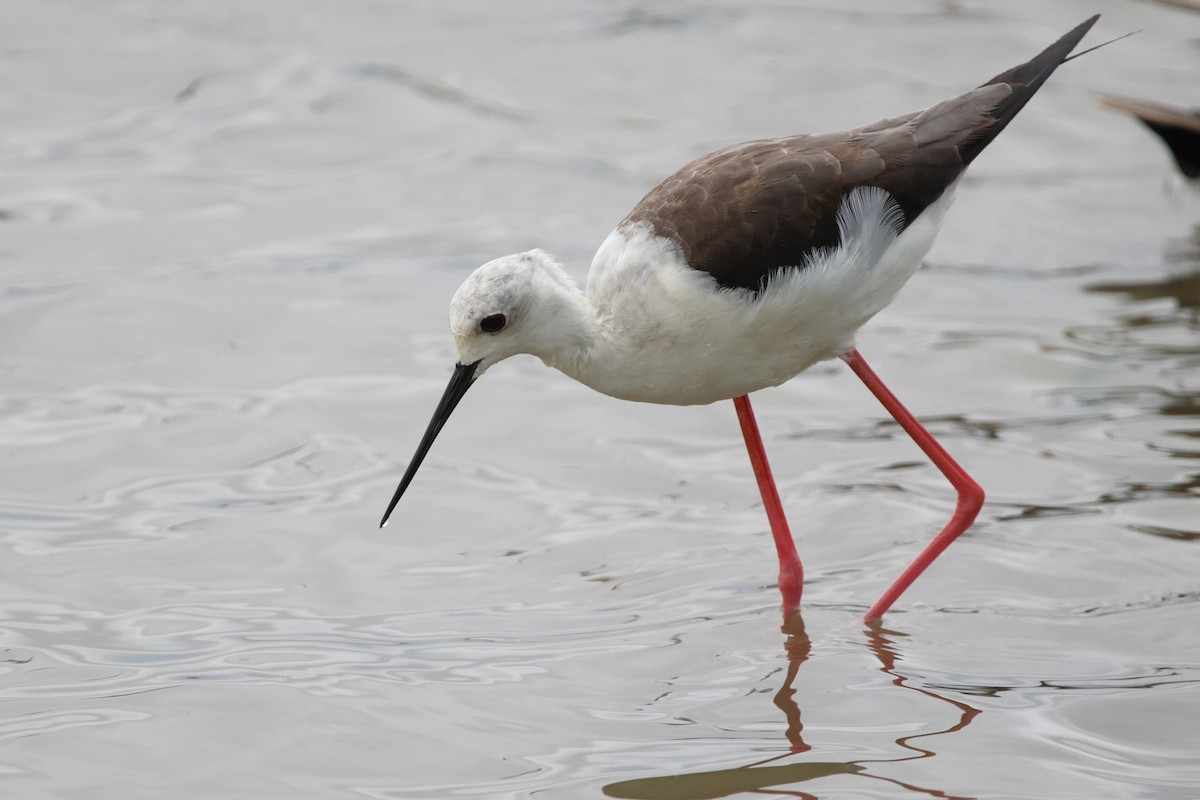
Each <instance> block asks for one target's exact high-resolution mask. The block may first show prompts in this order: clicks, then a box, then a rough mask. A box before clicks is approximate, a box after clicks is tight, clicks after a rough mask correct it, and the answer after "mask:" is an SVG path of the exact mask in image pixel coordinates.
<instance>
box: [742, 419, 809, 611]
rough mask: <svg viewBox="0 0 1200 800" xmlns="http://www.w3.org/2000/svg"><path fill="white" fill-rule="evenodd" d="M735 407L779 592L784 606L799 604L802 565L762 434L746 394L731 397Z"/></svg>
mask: <svg viewBox="0 0 1200 800" xmlns="http://www.w3.org/2000/svg"><path fill="white" fill-rule="evenodd" d="M733 405H734V407H735V408H737V415H738V422H740V423H741V425H742V436H743V438H745V440H746V452H748V453H749V454H750V466H752V467H754V477H755V478H757V479H758V490H759V492H761V493H762V499H763V507H764V508H766V510H767V519H768V520H769V521H770V523H771V535H772V536H773V537H775V551H776V552H777V553H778V554H779V593H780V594H781V595H783V606H784V608H785V609H786V610H794V609H797V608H799V607H800V594H801V592H803V591H804V567H803V566H802V565H801V564H800V556H799V555H798V554H797V553H796V543H795V542H794V541H792V532H791V531H790V530H788V524H787V518H786V517H784V515H783V504H782V503H780V502H779V491H778V490H777V489H776V488H775V479H774V478H772V477H771V465H770V464H768V463H767V452H766V450H764V449H763V443H762V437H761V436H759V434H758V423H757V422H755V420H754V410H753V409H751V408H750V398H749V397H746V396H745V395H742V396H741V397H735V398H733Z"/></svg>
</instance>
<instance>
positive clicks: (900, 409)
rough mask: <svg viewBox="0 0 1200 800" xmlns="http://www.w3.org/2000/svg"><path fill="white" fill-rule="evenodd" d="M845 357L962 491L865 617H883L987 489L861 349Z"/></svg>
mask: <svg viewBox="0 0 1200 800" xmlns="http://www.w3.org/2000/svg"><path fill="white" fill-rule="evenodd" d="M842 359H843V360H844V361H845V362H846V363H847V364H849V365H850V369H852V370H854V374H855V375H857V376H858V377H859V378H861V379H862V382H863V383H865V384H866V385H867V388H868V389H870V390H871V393H872V394H873V395H875V396H876V397H877V398H879V402H881V403H883V407H884V408H886V409H887V410H888V413H889V414H891V415H892V416H893V417H895V418H896V422H899V423H900V427H901V428H904V430H905V431H907V432H908V435H909V436H911V437H912V438H913V441H914V442H916V443H917V446H918V447H920V448H921V449H922V450H924V451H925V455H927V456H929V458H930V460H931V461H933V463H934V465H935V466H936V467H937V468H938V469H940V470H941V471H942V474H943V475H945V476H946V478H947V479H948V480H949V481H950V483H951V484H953V486H954V488H955V490H956V491H957V492H958V505H957V506H955V508H954V516H952V517H951V518H950V521H949V522H947V523H946V527H944V528H942V531H941V533H939V534H938V535H937V536H935V537H933V541H931V542H930V543H929V544H928V545H926V546H925V549H924V550H922V551H921V553H920V555H918V556H917V557H916V558H915V559H914V560H913V562H912V563H911V564H909V565H908V567H907V568H906V569H905V570H904V572H901V573H900V577H898V578H897V579H896V581H895V582H894V583H893V584H892V585H891V586H889V587H888V590H887V591H886V592H884V593H883V596H881V597H880V598H879V599H878V600H876V601H875V605H873V606H871V608H870V609H869V610H868V611H867V615H866V617H865V619H866V620H873V619H878V618H879V617H882V616H883V615H884V613H885V612H886V611H887V610H888V609H889V608H891V607H892V603H895V602H896V598H898V597H900V595H901V594H902V593H903V592H904V590H905V589H907V588H908V587H909V586H910V585H911V584H912V582H913V581H915V580H916V579H917V577H918V576H919V575H920V574H921V573H922V572H924V571H925V568H926V567H928V566H929V565H930V564H932V563H933V561H934V559H935V558H937V557H938V556H939V555H941V554H942V551H943V550H945V549H946V548H947V547H949V546H950V543H951V542H953V541H954V540H955V539H957V538H958V537H959V536H960V535H961V534H962V532H963V531H965V530H966V529H967V528H969V527H971V523H972V522H974V521H975V515H976V514H978V513H979V509H980V507H982V506H983V489H982V488H980V486H979V484H978V483H976V482H975V481H974V479H972V478H971V476H970V475H968V474H967V472H966V470H964V469H963V468H962V467H960V466H959V465H958V463H957V462H956V461H955V460H954V459H953V458H951V457H950V454H949V453H947V452H946V451H945V450H943V449H942V446H941V445H940V444H938V443H937V440H935V439H934V438H933V436H931V435H930V433H929V431H927V430H925V428H924V427H923V426H922V425H921V423H919V422H917V418H916V417H914V416H913V415H912V414H911V413H910V412H909V410H908V409H906V408H905V407H904V406H902V405H901V404H900V401H899V400H897V399H896V396H895V395H894V394H892V393H891V391H890V390H888V388H887V387H886V386H884V385H883V381H881V380H880V379H879V376H878V375H876V374H875V373H874V372H873V371H872V370H871V368H870V367H868V366H867V362H865V361H863V357H862V356H861V355H859V353H858V351H857V350H851V351H850V352H849V353H847V354H846V355H844V356H842Z"/></svg>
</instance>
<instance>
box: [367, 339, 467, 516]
mask: <svg viewBox="0 0 1200 800" xmlns="http://www.w3.org/2000/svg"><path fill="white" fill-rule="evenodd" d="M478 367H479V362H478V361H476V362H475V363H474V364H455V365H454V374H453V375H451V376H450V384H449V385H448V386H447V387H446V393H445V394H443V395H442V399H441V400H440V401H439V402H438V404H437V408H436V409H434V412H433V419H431V420H429V427H428V428H427V429H426V430H425V435H424V436H423V437H422V438H421V443H420V444H419V445H417V452H416V453H414V454H413V457H412V461H410V462H408V469H407V470H405V471H404V477H403V478H401V479H400V485H399V486H397V487H396V493H395V494H394V495H392V502H390V503H388V507H387V511H385V512H383V519H381V520H380V521H379V527H381V528H382V527H383V526H384V525H387V521H388V517H390V516H391V515H392V509H393V508H395V507H396V503H399V502H400V498H401V497H402V496H403V495H404V490H405V489H407V488H408V485H409V484H410V483H412V479H413V476H414V475H416V474H417V467H419V466H421V462H422V461H424V460H425V454H426V453H428V452H429V448H430V447H432V446H433V440H434V439H436V438H437V435H438V433H440V432H441V430H442V426H443V425H445V424H446V420H448V419H450V412H451V411H453V410H454V407H455V406H456V405H458V401H459V400H462V398H463V395H464V394H466V393H467V389H470V388H471V383H472V382H473V381H474V380H475V370H476V369H477V368H478Z"/></svg>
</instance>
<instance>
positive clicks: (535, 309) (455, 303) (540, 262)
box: [380, 250, 597, 525]
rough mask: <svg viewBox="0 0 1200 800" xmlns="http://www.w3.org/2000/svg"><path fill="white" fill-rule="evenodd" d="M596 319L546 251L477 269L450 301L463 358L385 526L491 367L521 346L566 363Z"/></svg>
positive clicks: (394, 497) (553, 361)
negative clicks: (464, 400)
mask: <svg viewBox="0 0 1200 800" xmlns="http://www.w3.org/2000/svg"><path fill="white" fill-rule="evenodd" d="M596 324H597V323H596V322H595V315H594V314H592V313H591V312H590V310H589V307H588V304H587V301H586V300H585V299H584V296H583V292H581V291H580V290H579V287H578V286H576V285H575V283H574V281H572V280H571V278H570V277H569V276H568V275H567V273H566V272H565V271H564V270H563V268H562V266H561V265H560V264H559V263H558V262H556V261H555V260H554V259H552V258H551V257H550V256H548V255H546V254H545V253H543V252H542V251H541V250H530V251H529V252H527V253H518V254H516V255H511V256H504V257H503V258H497V259H496V260H495V261H489V262H488V263H486V264H484V265H483V266H482V267H480V268H479V269H477V270H475V271H474V272H472V273H471V275H470V277H468V278H467V279H466V280H465V281H463V284H462V286H460V287H458V291H457V292H455V293H454V298H453V299H452V300H451V301H450V330H451V332H452V333H453V334H454V343H455V345H456V346H457V348H458V363H457V364H455V366H454V372H453V373H452V374H451V376H450V383H449V384H448V385H447V386H446V391H445V393H444V394H443V395H442V399H441V401H440V402H439V403H438V405H437V408H436V409H434V412H433V418H432V419H431V420H430V421H429V427H428V428H427V429H426V430H425V436H424V437H422V439H421V443H420V444H419V445H417V452H416V453H415V454H414V455H413V457H412V460H411V461H410V462H409V464H408V469H407V470H405V472H404V477H403V478H401V480H400V485H399V486H398V487H397V488H396V493H395V494H394V495H392V501H391V502H390V503H389V504H388V507H387V511H385V512H384V514H383V520H382V521H381V522H380V525H385V524H387V520H388V516H389V515H390V514H391V513H392V509H393V508H395V507H396V503H397V502H399V500H400V497H401V496H402V495H403V494H404V490H405V489H407V488H408V485H409V483H410V482H411V481H412V479H413V476H414V475H416V473H417V468H418V467H420V466H421V462H422V460H424V458H425V454H426V453H428V452H429V448H430V447H431V446H432V445H433V440H434V439H435V438H437V435H438V433H439V432H440V431H441V430H442V426H443V425H445V424H446V420H447V419H449V418H450V414H451V412H452V411H454V408H455V406H457V405H458V401H459V400H461V399H462V398H463V395H465V394H466V393H467V390H468V389H470V388H471V386H472V385H473V384H474V382H475V381H476V380H477V379H478V378H479V376H480V375H482V374H483V373H484V372H485V371H487V369H488V367H490V366H492V365H493V364H496V363H499V362H501V361H503V360H504V359H506V358H508V357H509V356H515V355H517V354H518V353H531V354H533V355H535V356H537V357H539V358H541V359H542V360H543V361H545V362H546V363H548V364H551V365H555V366H558V365H561V364H562V363H564V361H568V360H570V359H573V358H576V357H578V354H579V353H581V352H582V351H583V350H585V349H586V347H587V345H588V342H589V341H590V337H592V336H594V335H595V334H594V330H595V327H596Z"/></svg>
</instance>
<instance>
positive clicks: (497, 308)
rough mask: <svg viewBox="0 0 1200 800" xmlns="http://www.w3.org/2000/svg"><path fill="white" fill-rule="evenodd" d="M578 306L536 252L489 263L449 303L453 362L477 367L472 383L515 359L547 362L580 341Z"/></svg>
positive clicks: (578, 298) (578, 296)
mask: <svg viewBox="0 0 1200 800" xmlns="http://www.w3.org/2000/svg"><path fill="white" fill-rule="evenodd" d="M583 302H584V301H583V295H582V293H581V292H580V291H579V288H578V287H577V286H576V285H575V283H574V282H573V281H572V280H571V278H570V277H569V276H568V275H567V274H566V272H565V271H564V270H563V268H562V266H561V265H560V264H559V263H558V262H557V261H555V260H554V259H553V258H551V257H550V256H549V255H547V254H546V253H544V252H542V251H541V250H530V251H528V252H526V253H517V254H515V255H511V256H504V257H503V258H497V259H495V260H494V261H489V262H488V263H486V264H484V265H483V266H482V267H480V268H479V269H477V270H475V271H474V272H472V273H471V275H470V277H468V278H467V279H466V280H465V281H463V284H462V286H460V287H458V291H456V292H455V293H454V298H453V299H452V300H451V301H450V331H451V332H452V333H453V334H454V343H455V345H456V346H457V348H458V361H459V363H460V364H477V365H478V366H477V367H476V369H475V377H476V378H478V377H479V376H480V375H482V374H483V373H484V372H485V371H486V370H487V369H488V367H490V366H492V365H493V364H496V363H498V362H500V361H503V360H504V359H506V358H508V357H509V356H515V355H517V354H519V353H531V354H533V355H535V356H538V357H540V358H541V359H542V360H544V361H552V360H554V359H555V357H556V355H557V354H559V353H560V352H563V351H564V350H568V349H570V348H571V347H572V346H573V345H575V344H578V343H579V340H580V338H581V337H582V336H583V334H584V331H582V330H581V329H580V328H581V321H582V320H581V318H582V317H584V315H582V314H581V313H580V312H581V309H580V308H579V304H581V303H583Z"/></svg>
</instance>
